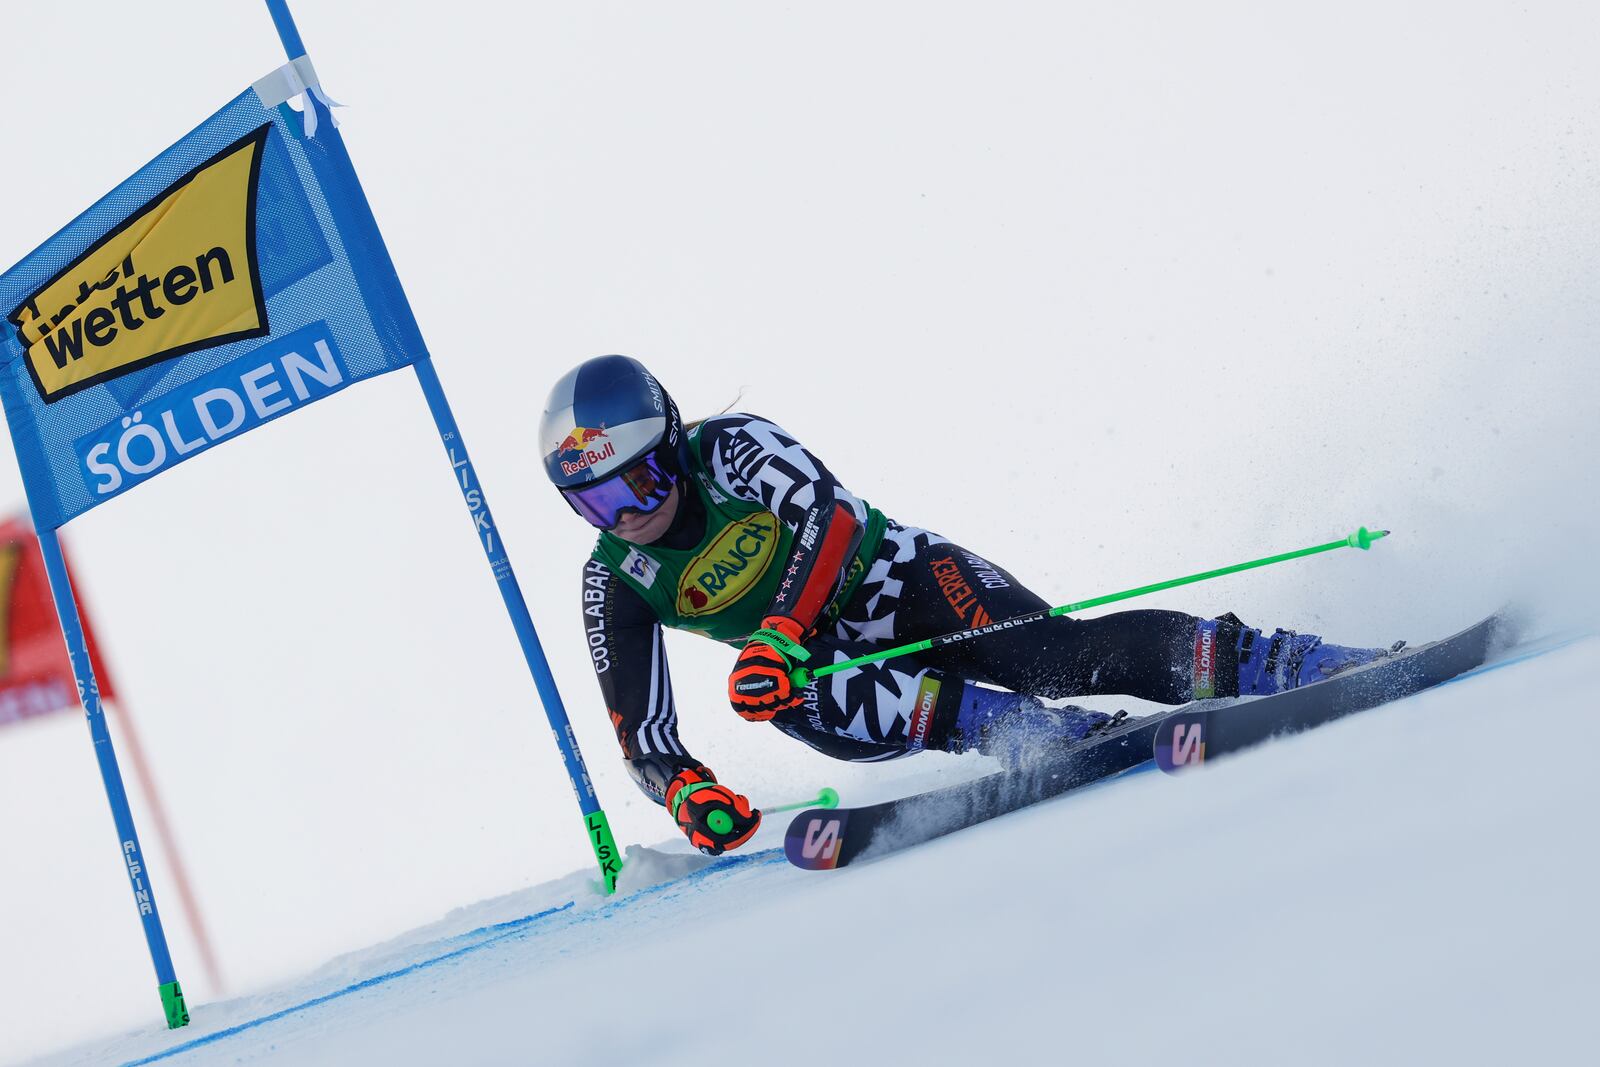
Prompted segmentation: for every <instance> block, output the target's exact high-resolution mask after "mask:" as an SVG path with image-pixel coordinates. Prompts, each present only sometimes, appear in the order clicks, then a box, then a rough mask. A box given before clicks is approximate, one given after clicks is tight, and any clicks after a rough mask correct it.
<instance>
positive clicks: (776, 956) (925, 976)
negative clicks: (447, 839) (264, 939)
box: [40, 636, 1600, 1065]
mask: <svg viewBox="0 0 1600 1067" xmlns="http://www.w3.org/2000/svg"><path fill="white" fill-rule="evenodd" d="M1550 644H1551V643H1546V644H1545V645H1544V646H1543V647H1544V648H1545V649H1546V650H1545V651H1542V652H1536V654H1533V655H1528V652H1529V651H1530V649H1529V648H1527V647H1525V648H1524V649H1522V650H1520V652H1516V651H1514V652H1512V653H1509V654H1507V655H1506V656H1505V657H1503V658H1502V659H1501V661H1499V663H1498V664H1494V665H1491V667H1490V668H1489V669H1486V670H1482V671H1480V672H1478V673H1476V674H1474V675H1471V676H1468V677H1465V678H1463V679H1460V680H1458V681H1456V682H1453V683H1450V684H1447V685H1445V686H1443V687H1441V688H1439V689H1436V690H1433V691H1430V692H1426V693H1423V694H1421V695H1419V696H1417V697H1414V698H1411V699H1409V700H1405V701H1402V702H1399V703H1397V704H1393V705H1390V706H1387V707H1385V708H1380V709H1377V710H1375V711H1372V712H1367V713H1364V714H1361V715H1357V716H1354V717H1352V718H1349V719H1345V720H1342V721H1340V722H1337V723H1334V724H1332V725H1330V726H1328V727H1324V728H1322V729H1320V730H1316V731H1313V732H1311V733H1307V734H1303V735H1300V736H1297V737H1294V738H1288V739H1281V740H1278V741H1275V742H1271V743H1269V744H1267V745H1265V746H1262V747H1260V748H1257V749H1255V750H1252V751H1249V752H1247V753H1243V754H1240V755H1238V756H1235V757H1232V758H1229V759H1225V760H1220V761H1217V762H1215V763H1212V764H1210V765H1208V766H1206V767H1205V768H1202V769H1200V770H1198V771H1196V772H1193V773H1190V774H1187V775H1185V776H1183V777H1181V778H1176V779H1172V778H1167V777H1164V776H1162V775H1160V774H1158V773H1135V774H1133V775H1130V776H1126V777H1124V778H1122V779H1118V780H1115V781H1113V782H1110V783H1106V784H1104V785H1101V786H1098V787H1095V788H1092V789H1089V790H1087V791H1085V792H1083V793H1080V794H1078V795H1076V796H1068V797H1064V798H1059V799H1057V800H1055V801H1051V802H1047V803H1045V804H1043V805H1041V806H1038V807H1036V808H1033V809H1029V810H1026V811H1023V812H1020V813H1017V814H1015V815H1012V816H1008V817H1005V818H1002V819H1000V820H997V821H995V822H993V823H989V824H986V825H984V826H980V827H976V828H973V829H970V830H967V831H963V832H961V833H958V834H956V835H954V836H951V837H948V838H945V839H943V840H940V841H937V842H934V843H931V844H929V845H926V846H922V847H920V848H916V849H913V850H911V851H908V852H905V853H901V854H899V855H896V856H892V857H888V858H885V859H883V860H880V861H878V862H875V863H869V864H864V865H862V866H859V867H852V868H850V869H848V870H843V871H839V872H833V873H828V874H820V873H819V874H808V873H804V872H801V871H798V870H796V869H794V868H792V867H790V866H789V865H788V864H787V862H786V861H785V860H784V859H783V856H782V853H781V851H779V850H775V849H772V848H770V847H764V846H770V845H771V844H772V839H773V836H774V835H775V834H776V833H777V832H778V831H779V827H780V826H781V825H782V824H784V823H785V822H786V821H787V820H784V819H775V820H774V823H775V824H776V825H774V826H773V827H771V828H769V829H768V830H766V831H764V833H765V834H766V835H767V836H765V837H764V838H763V839H762V840H760V841H758V842H757V843H756V847H755V848H753V849H752V850H751V851H748V852H746V853H744V854H742V855H735V856H732V857H727V858H724V859H723V860H722V861H720V862H717V863H710V862H708V861H707V860H705V859H704V858H702V857H699V856H697V855H694V854H691V853H684V852H679V851H678V850H677V849H676V848H675V847H674V846H671V845H669V846H666V847H664V848H663V849H660V850H650V849H635V850H634V852H633V855H632V857H631V858H630V867H629V869H628V872H627V878H626V879H625V882H626V884H625V887H624V888H625V895H623V896H621V897H620V898H619V899H614V900H610V901H606V900H603V899H602V898H599V897H598V896H596V895H595V894H594V892H593V890H592V887H591V886H590V885H589V877H588V875H587V873H584V874H578V875H574V876H572V877H570V878H567V879H564V880H562V881H558V882H552V883H549V884H546V885H542V886H539V887H536V888H533V889H529V890H527V891H525V892H522V893H518V894H515V895H513V896H509V897H504V898H501V899H497V900H491V901H486V902H484V903H482V904H479V905H477V906H476V907H473V908H468V909H463V910H462V911H459V912H456V913H453V914H452V915H450V916H449V917H447V918H446V919H445V920H443V921H442V922H440V923H438V924H435V925H433V926H431V927H426V928H424V929H421V930H417V931H415V932H413V933H412V934H411V935H409V936H407V937H404V938H401V939H398V940H396V941H394V942H391V943H389V944H386V945H381V946H379V947H377V948H374V949H371V950H368V951H366V952H361V953H356V954H353V955H350V956H346V957H343V958H341V959H339V960H336V961H334V962H333V963H331V964H329V965H328V966H326V967H324V968H322V969H321V970H320V971H318V972H316V973H315V974H313V975H311V976H310V977H308V978H305V979H303V980H300V981H297V982H294V983H291V984H289V985H287V986H285V987H283V988H280V989H276V990H273V991H271V992H266V993H262V994H259V995H256V996H251V997H247V998H243V999H239V1000H234V1001H229V1002H225V1003H218V1004H204V1005H198V1006H197V1007H196V1011H195V1021H194V1024H193V1025H192V1026H191V1027H190V1028H189V1029H187V1030H186V1031H183V1032H180V1033H169V1032H166V1031H164V1030H160V1029H156V1028H153V1027H152V1028H147V1029H145V1030H142V1031H138V1032H134V1033H130V1034H126V1035H124V1036H121V1037H118V1038H116V1039H113V1040H107V1041H101V1042H97V1043H95V1044H92V1045H86V1046H83V1047H81V1048H79V1049H77V1050H75V1051H73V1052H70V1053H65V1054H61V1055H57V1056H53V1057H50V1058H48V1059H46V1060H43V1061H40V1062H41V1063H48V1064H57V1065H66V1064H91V1063H92V1064H103V1063H111V1062H119V1063H122V1062H132V1063H151V1062H167V1063H172V1064H210V1063H255V1062H264V1063H284V1064H297V1065H299V1064H321V1063H326V1064H352V1063H385V1064H413V1063H414V1064H434V1063H452V1064H470V1063H513V1062H516V1063H529V1062H546V1063H574V1062H651V1063H658V1062H672V1063H686V1064H688V1063H700V1064H703V1063H705V1062H707V1059H708V1057H710V1058H712V1059H714V1060H715V1061H717V1062H782V1063H790V1062H793V1063H801V1062H807V1063H811V1062H816V1061H817V1060H818V1059H819V1058H825V1059H826V1060H827V1061H828V1062H842V1063H851V1062H869V1061H875V1062H882V1061H883V1060H884V1057H890V1058H892V1059H894V1060H895V1061H897V1062H919V1061H920V1062H953V1061H956V1060H963V1061H965V1062H996V1061H1000V1060H1004V1059H1006V1058H1009V1057H1012V1056H1020V1057H1026V1058H1027V1059H1028V1061H1029V1062H1048V1061H1051V1060H1056V1059H1065V1058H1070V1059H1071V1060H1072V1061H1074V1062H1083V1063H1121V1062H1154V1061H1161V1060H1171V1059H1173V1058H1174V1057H1176V1058H1177V1059H1179V1060H1181V1061H1185V1062H1218V1063H1222V1062H1226V1063H1232V1064H1240V1063H1260V1064H1281V1063H1284V1062H1296V1063H1308V1062H1309V1063H1357V1062H1365V1063H1418V1062H1447V1063H1456V1064H1472V1063H1508V1062H1524V1063H1529V1062H1552V1063H1553V1062H1570V1061H1572V1060H1573V1059H1575V1058H1581V1056H1582V1055H1583V1054H1584V1050H1586V1049H1588V1048H1589V1022H1588V1019H1589V1017H1590V1015H1589V1009H1590V1008H1591V1007H1592V1005H1593V1003H1594V998H1595V997H1596V995H1597V994H1600V974H1597V970H1596V966H1595V963H1594V961H1595V959H1596V958H1597V957H1600V933H1597V927H1596V924H1595V923H1594V922H1593V921H1592V908H1593V905H1594V901H1595V900H1596V899H1597V898H1600V862H1597V860H1596V857H1595V854H1594V850H1593V848H1592V847H1590V844H1591V843H1592V841H1593V839H1594V829H1593V819H1594V816H1595V813H1596V811H1597V810H1600V784H1597V781H1596V777H1595V775H1594V774H1593V773H1592V768H1591V766H1590V762H1591V756H1590V754H1591V753H1592V752H1594V751H1596V750H1597V749H1600V716H1596V715H1595V714H1594V706H1593V701H1592V699H1591V698H1590V692H1591V689H1592V678H1593V674H1594V670H1595V667H1596V665H1597V659H1600V638H1596V637H1594V636H1588V637H1582V638H1579V639H1577V640H1569V641H1567V642H1566V643H1564V644H1559V645H1557V647H1554V648H1550V647H1549V646H1550ZM651 883H656V884H651Z"/></svg>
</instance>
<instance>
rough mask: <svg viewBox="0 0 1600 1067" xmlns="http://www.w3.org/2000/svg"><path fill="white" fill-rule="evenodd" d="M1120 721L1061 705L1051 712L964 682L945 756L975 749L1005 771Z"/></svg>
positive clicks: (1029, 699) (1033, 701) (1027, 699)
mask: <svg viewBox="0 0 1600 1067" xmlns="http://www.w3.org/2000/svg"><path fill="white" fill-rule="evenodd" d="M1121 718H1123V713H1122V712H1118V713H1117V714H1116V716H1115V717H1113V716H1110V715H1107V714H1105V713H1104V712H1099V711H1090V710H1089V709H1088V708H1080V707H1076V706H1074V705H1071V704H1069V705H1067V706H1066V707H1061V708H1052V707H1050V706H1049V705H1047V704H1045V703H1044V702H1043V701H1041V700H1039V698H1037V697H1033V696H1029V695H1027V694H1026V693H1011V692H1006V691H1005V690H995V689H985V688H983V687H982V686H978V685H974V684H972V683H971V682H968V683H967V685H966V688H965V690H964V691H963V692H962V694H961V707H960V710H959V711H958V712H957V713H956V724H955V731H954V732H953V734H952V735H951V740H952V744H951V745H949V746H947V748H948V749H949V750H950V751H955V752H960V751H964V750H967V749H973V748H976V749H977V750H978V751H979V752H982V753H983V754H984V755H986V756H993V757H995V758H996V759H998V760H1000V762H1002V763H1004V764H1006V765H1007V766H1016V765H1017V764H1019V763H1021V762H1022V761H1023V760H1024V759H1025V758H1026V756H1027V755H1028V754H1029V753H1030V752H1037V751H1039V750H1042V749H1044V748H1046V747H1048V746H1052V745H1058V744H1073V743H1076V742H1079V741H1082V740H1083V739H1084V738H1086V737H1088V736H1089V735H1090V734H1092V733H1095V732H1096V731H1098V730H1100V729H1102V728H1104V727H1105V726H1106V725H1107V724H1109V723H1112V722H1114V721H1116V720H1119V719H1121Z"/></svg>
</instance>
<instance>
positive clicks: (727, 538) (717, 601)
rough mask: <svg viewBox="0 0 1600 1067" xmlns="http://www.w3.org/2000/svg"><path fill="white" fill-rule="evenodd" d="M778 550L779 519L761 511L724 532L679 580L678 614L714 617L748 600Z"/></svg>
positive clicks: (696, 558)
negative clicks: (749, 593)
mask: <svg viewBox="0 0 1600 1067" xmlns="http://www.w3.org/2000/svg"><path fill="white" fill-rule="evenodd" d="M777 549H778V519H777V516H775V515H773V514H772V513H771V512H770V511H758V512H756V513H755V514H754V515H750V516H747V517H746V518H743V519H740V520H738V521H737V522H730V523H728V525H726V526H724V527H723V528H722V532H721V533H719V534H717V536H716V539H715V540H713V541H712V542H711V543H710V544H709V545H707V546H706V547H705V549H704V550H703V551H702V552H701V553H700V554H699V555H698V556H695V557H694V559H692V560H690V561H689V565H688V566H687V567H685V568H684V569H683V577H681V578H679V579H678V604H677V607H678V614H679V615H682V616H684V617H685V618H691V619H692V618H694V617H695V616H697V615H712V614H715V613H716V612H719V611H721V610H723V609H724V608H726V607H728V606H729V605H730V604H733V603H734V602H736V601H737V600H738V599H739V598H740V597H742V596H744V595H745V594H746V593H748V592H749V591H750V590H751V589H753V588H754V587H755V586H756V584H757V583H759V582H760V581H761V576H762V575H764V574H766V573H767V568H768V567H769V566H771V565H772V557H773V556H774V555H776V554H777Z"/></svg>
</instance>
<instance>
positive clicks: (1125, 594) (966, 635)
mask: <svg viewBox="0 0 1600 1067" xmlns="http://www.w3.org/2000/svg"><path fill="white" fill-rule="evenodd" d="M1388 536H1389V531H1388V530H1368V529H1367V528H1366V527H1365V526H1363V527H1361V528H1360V529H1359V530H1357V531H1356V532H1355V533H1353V534H1350V535H1349V536H1348V537H1341V538H1340V539H1339V540H1337V541H1329V542H1328V543H1327V544H1325V545H1312V546H1311V547H1310V548H1299V549H1296V550H1295V551H1293V552H1280V553H1278V554H1277V555H1276V556H1264V557H1262V558H1261V559H1253V560H1250V561H1249V562H1247V563H1235V564H1233V566H1231V567H1218V568H1217V569H1216V570H1211V571H1201V572H1200V573H1199V574H1190V575H1186V576H1184V577H1182V578H1172V579H1169V580H1168V581H1165V582H1156V583H1154V584H1152V585H1141V586H1139V587H1138V588H1137V589H1124V590H1123V591H1122V592H1120V593H1108V594H1106V595H1105V596H1097V597H1093V598H1091V599H1089V600H1080V601H1078V602H1076V603H1074V604H1063V605H1061V606H1060V607H1059V608H1050V609H1049V610H1048V611H1035V612H1033V613H1031V614H1028V615H1018V616H1017V617H1016V618H1013V619H1002V620H1000V621H999V622H991V623H990V624H989V625H987V626H980V627H978V628H977V629H974V630H957V631H956V632H955V633H948V634H942V635H941V636H939V637H930V638H927V639H925V640H922V641H913V642H912V643H911V644H909V645H900V646H898V647H897V648H889V649H885V650H884V651H882V652H874V653H872V654H871V655H868V656H857V657H855V658H854V659H847V660H844V661H842V662H839V663H830V664H828V665H827V666H825V667H817V668H815V669H812V668H808V667H805V666H798V667H796V668H795V669H794V670H792V671H790V672H789V679H790V680H791V681H792V682H793V683H794V684H795V685H800V686H804V685H810V684H811V681H812V679H814V678H824V677H827V676H828V675H830V674H838V673H839V672H840V671H847V670H849V669H850V668H851V667H859V666H861V665H862V664H865V663H877V662H878V661H879V660H885V659H893V658H894V657H896V656H909V655H911V654H912V653H914V652H924V651H926V650H928V649H930V648H940V647H942V646H944V645H953V644H955V643H957V642H958V641H971V640H973V639H974V638H978V637H984V636H986V635H988V634H992V633H999V632H1000V631H1001V630H1014V629H1016V628H1017V627H1019V626H1028V625H1030V624H1032V623H1036V622H1042V621H1043V620H1045V619H1053V618H1055V617H1056V616H1058V615H1068V614H1071V613H1072V612H1074V611H1085V610H1087V609H1089V608H1097V607H1099V606H1100V605H1102V604H1112V603H1115V602H1116V601H1118V600H1131V599H1132V598H1134V597H1137V596H1144V595H1145V594H1147V593H1158V592H1160V591H1161V590H1163V589H1172V588H1175V587H1177V586H1180V585H1193V584H1194V583H1195V582H1204V581H1208V580H1210V579H1212V578H1220V577H1222V576H1223V575H1225V574H1237V573H1238V572H1240V571H1247V570H1251V569H1253V568H1255V567H1266V566H1269V565H1270V564H1273V563H1283V562H1285V561H1287V560H1291V559H1299V558H1301V557H1302V556H1314V555H1316V554H1317V553H1319V552H1332V551H1333V550H1334V549H1336V548H1359V549H1362V550H1366V549H1369V548H1371V547H1372V543H1373V542H1374V541H1378V540H1381V539H1382V538H1385V537H1388ZM750 636H751V637H759V638H761V639H762V640H763V641H766V642H767V643H768V644H770V645H772V647H774V648H776V649H778V650H779V651H780V652H782V653H783V654H784V655H786V656H788V657H789V658H790V659H792V660H794V661H795V662H797V663H800V664H804V663H805V661H806V660H808V659H810V658H811V653H809V652H807V651H806V650H805V649H804V648H802V647H801V646H800V645H798V644H796V643H795V642H793V641H791V640H789V639H788V638H787V637H785V636H784V635H783V634H781V633H778V632H777V631H775V630H757V631H756V632H755V633H753V634H751V635H750Z"/></svg>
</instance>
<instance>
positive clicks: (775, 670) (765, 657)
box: [700, 415, 867, 722]
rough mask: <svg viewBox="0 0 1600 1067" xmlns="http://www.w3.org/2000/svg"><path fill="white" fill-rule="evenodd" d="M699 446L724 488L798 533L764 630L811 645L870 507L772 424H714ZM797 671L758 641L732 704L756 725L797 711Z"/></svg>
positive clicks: (744, 655)
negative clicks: (809, 641) (792, 675)
mask: <svg viewBox="0 0 1600 1067" xmlns="http://www.w3.org/2000/svg"><path fill="white" fill-rule="evenodd" d="M700 448H701V459H702V460H703V461H704V463H705V465H706V467H707V469H709V470H710V471H711V473H712V477H713V478H715V479H716V481H717V482H718V484H719V485H720V487H721V488H723V489H726V490H728V491H729V492H732V493H733V494H735V495H737V496H739V497H742V498H743V499H746V500H752V501H759V502H760V503H761V504H763V505H765V506H766V507H767V508H768V509H769V510H771V511H772V512H773V513H774V514H776V515H777V517H778V519H779V521H781V522H783V523H786V524H788V525H790V526H792V527H793V528H794V531H795V537H794V542H793V547H792V548H791V549H790V555H789V559H788V560H787V561H786V563H785V570H784V575H783V581H782V583H780V585H779V587H778V592H777V594H776V595H775V596H774V597H773V600H772V603H771V604H770V605H769V606H768V608H767V614H766V617H765V618H763V619H762V620H761V628H762V629H763V630H767V631H772V632H775V633H780V634H782V635H784V637H786V638H788V639H789V640H790V641H794V642H797V643H799V642H804V641H805V640H806V638H807V637H808V636H809V635H810V633H811V631H812V630H813V628H814V627H815V626H816V623H817V620H818V618H820V617H821V615H822V613H823V610H824V609H825V608H826V607H827V606H828V604H829V602H831V601H832V600H833V598H834V597H835V596H836V595H837V594H838V592H839V590H840V589H841V588H842V587H843V586H844V583H845V581H846V580H847V577H848V574H849V569H848V568H849V564H850V561H851V559H852V558H853V557H854V556H855V551H856V548H857V546H859V545H860V543H861V537H862V535H863V534H864V533H865V531H866V519H867V507H866V505H865V504H864V503H862V502H861V501H860V500H859V499H857V498H856V497H855V496H854V495H852V494H851V493H849V492H848V491H846V490H845V488H844V487H843V486H842V485H840V484H839V480H838V479H837V478H835V477H834V476H833V474H832V473H831V472H830V471H829V470H828V468H827V467H826V466H824V465H823V463H822V461H821V460H819V459H818V458H817V457H816V456H814V455H812V454H811V452H810V451H808V450H807V449H806V448H805V447H804V446H803V445H801V444H800V442H799V441H797V440H795V439H794V438H793V437H791V436H790V435H789V434H787V433H785V432H784V431H783V430H782V429H781V428H779V427H778V426H775V425H774V424H772V423H770V422H767V421H766V420H765V419H758V418H756V417H754V416H751V415H729V416H720V417H718V418H715V419H709V420H707V422H706V424H705V426H704V427H703V428H702V430H701V433H700ZM773 640H776V639H773ZM780 643H781V642H780ZM792 666H793V665H792V664H791V663H790V662H789V659H788V657H787V656H785V655H784V653H783V652H782V651H780V650H779V649H778V648H776V647H774V646H773V645H772V644H771V643H770V641H768V640H763V639H762V638H759V637H755V638H752V639H751V640H750V641H748V642H746V643H745V646H744V648H743V649H742V650H741V651H740V653H739V660H738V662H737V663H736V664H735V665H734V668H733V673H732V674H731V675H729V677H728V701H729V703H730V704H732V705H733V708H734V710H735V711H737V712H738V713H739V714H740V715H741V716H743V717H744V718H746V719H750V720H752V721H755V722H765V721H767V720H770V719H771V718H772V717H773V716H774V715H776V714H777V713H778V712H780V711H784V710H786V709H788V708H792V707H795V706H796V705H798V704H799V703H800V701H801V695H800V693H799V692H797V691H796V690H795V689H794V687H793V686H792V685H791V684H790V681H789V669H790V668H791V667H792Z"/></svg>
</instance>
